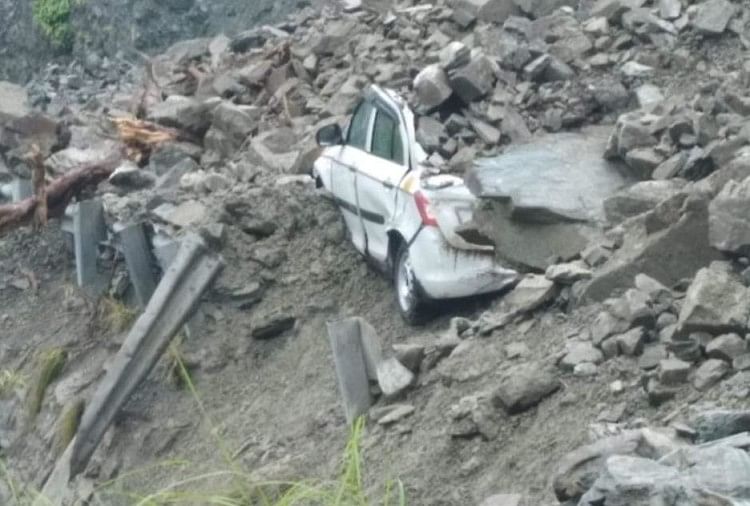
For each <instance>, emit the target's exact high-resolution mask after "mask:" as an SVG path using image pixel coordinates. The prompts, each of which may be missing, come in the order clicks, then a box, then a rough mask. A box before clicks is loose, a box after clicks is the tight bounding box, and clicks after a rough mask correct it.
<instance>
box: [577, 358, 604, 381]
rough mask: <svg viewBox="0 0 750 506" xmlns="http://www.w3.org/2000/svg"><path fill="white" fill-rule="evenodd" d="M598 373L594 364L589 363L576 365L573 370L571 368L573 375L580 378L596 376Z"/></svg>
mask: <svg viewBox="0 0 750 506" xmlns="http://www.w3.org/2000/svg"><path fill="white" fill-rule="evenodd" d="M598 372H599V368H598V367H597V366H596V364H592V363H591V362H582V363H580V364H577V365H576V366H575V368H573V375H574V376H578V377H580V378H586V377H590V376H596V374H597V373H598Z"/></svg>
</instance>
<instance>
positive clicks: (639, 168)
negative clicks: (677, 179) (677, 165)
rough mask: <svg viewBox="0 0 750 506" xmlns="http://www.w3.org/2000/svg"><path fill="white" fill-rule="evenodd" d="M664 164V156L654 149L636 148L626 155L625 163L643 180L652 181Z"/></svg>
mask: <svg viewBox="0 0 750 506" xmlns="http://www.w3.org/2000/svg"><path fill="white" fill-rule="evenodd" d="M662 162H664V156H662V155H661V154H660V153H659V152H658V151H657V150H656V149H654V148H635V149H631V150H630V151H628V152H627V154H626V155H625V163H626V164H627V165H628V167H630V168H631V169H632V171H631V172H632V173H633V175H634V176H635V177H637V178H638V179H641V180H646V179H651V178H652V177H653V173H654V170H656V168H657V167H658V166H659V165H661V164H662Z"/></svg>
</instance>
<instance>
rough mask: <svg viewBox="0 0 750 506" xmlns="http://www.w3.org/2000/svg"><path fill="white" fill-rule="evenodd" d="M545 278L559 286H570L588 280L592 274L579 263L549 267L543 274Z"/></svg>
mask: <svg viewBox="0 0 750 506" xmlns="http://www.w3.org/2000/svg"><path fill="white" fill-rule="evenodd" d="M544 275H545V277H546V278H547V279H549V280H551V281H554V282H555V283H559V284H561V285H572V284H574V283H576V282H578V281H581V280H583V279H590V278H591V276H592V272H591V270H590V269H588V268H586V266H585V265H583V264H582V263H581V262H570V263H567V264H557V265H550V266H549V267H548V268H547V271H546V272H545V273H544Z"/></svg>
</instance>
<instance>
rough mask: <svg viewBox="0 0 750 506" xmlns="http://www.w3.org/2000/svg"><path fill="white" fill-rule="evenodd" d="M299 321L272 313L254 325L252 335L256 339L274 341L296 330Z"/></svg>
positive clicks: (292, 317) (281, 314)
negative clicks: (295, 326) (287, 332)
mask: <svg viewBox="0 0 750 506" xmlns="http://www.w3.org/2000/svg"><path fill="white" fill-rule="evenodd" d="M296 321H297V319H296V318H295V317H294V316H290V315H287V314H283V313H272V314H268V315H264V316H261V317H259V318H258V319H257V320H256V321H255V322H254V323H253V325H252V331H251V333H250V335H252V336H253V338H255V339H260V340H265V339H272V338H274V337H276V336H279V335H281V334H283V333H284V332H286V331H287V330H291V329H292V328H294V324H295V323H296Z"/></svg>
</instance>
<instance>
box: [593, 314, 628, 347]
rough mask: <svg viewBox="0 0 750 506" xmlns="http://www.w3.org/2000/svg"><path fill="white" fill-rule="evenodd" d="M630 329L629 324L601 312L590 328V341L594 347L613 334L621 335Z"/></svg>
mask: <svg viewBox="0 0 750 506" xmlns="http://www.w3.org/2000/svg"><path fill="white" fill-rule="evenodd" d="M629 328H630V323H629V322H628V321H626V320H623V319H620V318H617V317H615V316H613V315H612V314H610V313H609V312H608V311H602V312H601V313H599V315H598V316H597V317H596V319H595V320H594V323H593V325H592V326H591V340H592V342H593V343H594V344H595V345H596V346H600V345H601V344H602V342H603V341H604V340H605V339H606V338H608V337H610V336H613V335H615V334H621V333H623V332H625V331H627V330H628V329H629Z"/></svg>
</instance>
